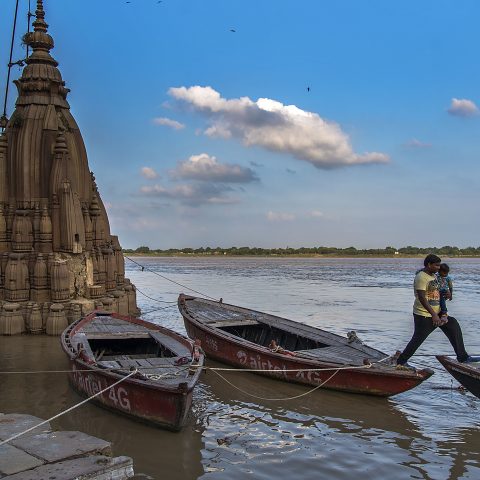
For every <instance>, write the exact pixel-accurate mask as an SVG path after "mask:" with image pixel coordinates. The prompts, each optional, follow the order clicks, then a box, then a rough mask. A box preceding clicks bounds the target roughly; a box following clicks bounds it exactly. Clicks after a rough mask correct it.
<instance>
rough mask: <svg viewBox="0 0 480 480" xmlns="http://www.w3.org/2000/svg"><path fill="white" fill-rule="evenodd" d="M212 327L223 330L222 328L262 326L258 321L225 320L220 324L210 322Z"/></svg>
mask: <svg viewBox="0 0 480 480" xmlns="http://www.w3.org/2000/svg"><path fill="white" fill-rule="evenodd" d="M209 325H210V326H211V327H216V328H222V327H243V326H244V325H260V324H259V323H258V322H257V321H256V320H250V319H241V318H240V319H231V320H223V321H219V322H209Z"/></svg>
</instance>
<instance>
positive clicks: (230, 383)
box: [213, 368, 342, 402]
mask: <svg viewBox="0 0 480 480" xmlns="http://www.w3.org/2000/svg"><path fill="white" fill-rule="evenodd" d="M340 370H342V368H337V369H336V370H335V371H334V372H333V373H332V374H331V375H330V376H329V377H328V378H327V379H326V380H325V381H324V382H322V383H321V384H320V385H317V386H316V387H314V388H312V389H310V390H308V391H307V392H304V393H301V394H299V395H294V396H292V397H283V398H267V397H260V396H259V395H254V394H253V393H249V392H246V391H245V390H242V389H241V388H239V387H237V386H236V385H234V384H233V383H232V382H230V381H229V380H227V379H226V378H225V377H224V376H223V375H222V374H220V373H218V372H217V371H215V370H213V372H214V373H215V374H217V375H218V376H219V377H220V378H221V379H222V380H224V381H225V382H227V383H228V384H229V385H230V386H231V387H233V388H235V389H236V390H238V391H239V392H241V393H243V394H245V395H248V396H249V397H252V398H256V399H258V400H267V401H271V402H282V401H286V400H295V399H297V398H301V397H305V396H306V395H309V394H310V393H313V392H314V391H315V390H318V389H319V388H321V387H323V386H324V385H325V384H326V383H327V382H329V381H330V380H331V379H332V378H333V377H334V376H335V375H336V374H337V373H338V372H339V371H340ZM262 371H265V370H262ZM282 371H284V370H282Z"/></svg>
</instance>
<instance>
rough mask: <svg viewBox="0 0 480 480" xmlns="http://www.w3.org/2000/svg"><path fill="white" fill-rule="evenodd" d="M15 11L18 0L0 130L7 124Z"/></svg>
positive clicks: (13, 34)
mask: <svg viewBox="0 0 480 480" xmlns="http://www.w3.org/2000/svg"><path fill="white" fill-rule="evenodd" d="M17 13H18V0H17V1H16V3H15V15H14V17H13V28H12V41H11V43H10V59H9V61H8V72H7V84H6V85H5V99H4V102H3V114H2V116H1V118H0V127H1V129H2V132H3V131H4V130H5V127H6V126H7V122H8V118H7V101H8V87H9V86H10V71H11V69H12V66H13V64H12V58H13V44H14V42H15V28H16V27H17Z"/></svg>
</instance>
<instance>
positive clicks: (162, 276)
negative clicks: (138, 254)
mask: <svg viewBox="0 0 480 480" xmlns="http://www.w3.org/2000/svg"><path fill="white" fill-rule="evenodd" d="M124 258H126V259H127V260H130V261H131V262H132V263H134V264H135V265H138V266H139V267H140V268H141V269H142V272H143V271H145V270H147V271H148V272H150V273H153V274H154V275H157V276H159V277H160V278H163V279H164V280H167V281H169V282H172V283H174V284H175V285H178V286H180V287H182V288H186V289H187V290H190V291H191V292H194V293H196V294H198V295H200V296H202V297H205V298H208V299H210V300H213V301H214V302H218V301H219V300H218V299H216V298H214V297H211V296H210V295H207V294H206V293H202V292H199V291H197V290H194V289H193V288H190V287H187V286H186V285H183V284H182V283H179V282H176V281H175V280H172V279H171V278H168V277H166V276H165V275H162V274H161V273H158V272H156V271H155V270H152V269H151V268H148V267H147V266H145V265H142V264H141V263H138V262H136V261H135V260H133V259H132V258H130V257H127V256H126V255H124ZM220 300H221V299H220Z"/></svg>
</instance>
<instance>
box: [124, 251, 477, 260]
mask: <svg viewBox="0 0 480 480" xmlns="http://www.w3.org/2000/svg"><path fill="white" fill-rule="evenodd" d="M123 255H124V256H125V257H162V258H192V257H194V258H216V259H217V258H349V259H351V258H363V259H368V258H371V259H378V258H392V259H393V258H396V259H399V258H424V257H425V255H426V254H425V253H421V254H415V255H414V254H411V255H408V254H401V255H345V254H343V255H335V254H324V255H322V254H315V255H314V254H291V255H275V254H271V255H229V254H227V253H215V254H201V253H183V254H182V253H174V254H169V253H136V252H134V253H129V252H123ZM439 256H440V257H441V258H451V259H455V258H480V255H439Z"/></svg>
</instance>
